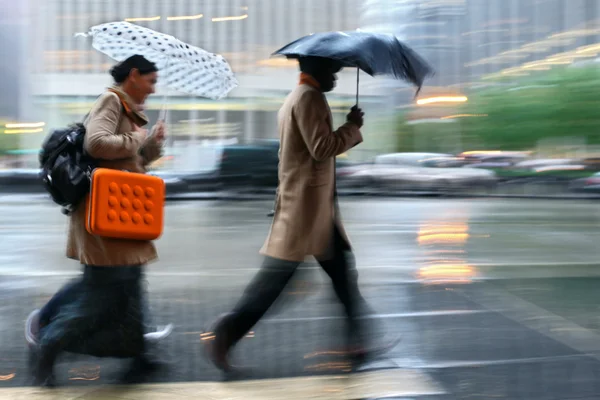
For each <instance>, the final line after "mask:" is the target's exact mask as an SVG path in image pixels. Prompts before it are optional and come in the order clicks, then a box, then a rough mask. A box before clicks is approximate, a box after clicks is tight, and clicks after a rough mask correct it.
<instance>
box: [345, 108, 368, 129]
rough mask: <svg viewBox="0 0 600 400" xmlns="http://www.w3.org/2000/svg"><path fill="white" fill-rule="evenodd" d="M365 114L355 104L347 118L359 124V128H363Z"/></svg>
mask: <svg viewBox="0 0 600 400" xmlns="http://www.w3.org/2000/svg"><path fill="white" fill-rule="evenodd" d="M364 115H365V113H364V112H363V111H362V110H361V109H360V108H358V107H356V106H354V107H352V109H351V110H350V114H348V115H347V116H346V119H347V120H348V122H352V123H353V124H356V125H358V127H359V128H362V126H363V124H364V119H363V117H364Z"/></svg>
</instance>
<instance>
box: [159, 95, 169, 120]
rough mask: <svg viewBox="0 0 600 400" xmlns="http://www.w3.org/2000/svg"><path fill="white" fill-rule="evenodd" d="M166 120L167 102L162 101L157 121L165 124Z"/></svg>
mask: <svg viewBox="0 0 600 400" xmlns="http://www.w3.org/2000/svg"><path fill="white" fill-rule="evenodd" d="M166 118H167V102H166V100H163V105H162V107H161V109H160V113H159V114H158V120H159V121H163V122H165V121H166Z"/></svg>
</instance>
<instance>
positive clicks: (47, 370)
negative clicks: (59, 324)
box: [32, 349, 56, 388]
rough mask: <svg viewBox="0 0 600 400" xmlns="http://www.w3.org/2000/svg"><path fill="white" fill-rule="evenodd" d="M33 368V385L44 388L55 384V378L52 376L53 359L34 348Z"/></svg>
mask: <svg viewBox="0 0 600 400" xmlns="http://www.w3.org/2000/svg"><path fill="white" fill-rule="evenodd" d="M32 351H35V355H33V354H32V356H33V357H35V361H34V368H33V369H34V370H33V371H32V372H33V385H34V386H41V387H46V388H52V387H55V386H56V378H55V376H54V360H53V359H52V358H51V357H48V356H47V355H45V354H44V353H43V351H41V350H40V349H35V350H33V349H32Z"/></svg>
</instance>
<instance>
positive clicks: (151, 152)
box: [140, 125, 163, 165]
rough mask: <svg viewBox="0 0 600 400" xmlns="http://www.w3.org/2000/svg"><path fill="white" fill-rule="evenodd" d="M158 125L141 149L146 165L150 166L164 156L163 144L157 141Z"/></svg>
mask: <svg viewBox="0 0 600 400" xmlns="http://www.w3.org/2000/svg"><path fill="white" fill-rule="evenodd" d="M155 129H156V125H155V126H154V128H152V132H151V133H150V136H149V137H148V138H147V139H146V140H145V141H144V143H143V144H142V147H141V149H140V154H141V156H142V158H143V160H144V165H148V164H150V163H153V162H154V161H156V160H158V159H159V158H161V157H162V155H163V144H162V143H160V142H158V141H157V140H156V136H155V132H154V130H155Z"/></svg>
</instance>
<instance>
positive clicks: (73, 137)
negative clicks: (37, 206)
mask: <svg viewBox="0 0 600 400" xmlns="http://www.w3.org/2000/svg"><path fill="white" fill-rule="evenodd" d="M84 137H85V127H84V126H83V124H82V123H77V124H74V125H71V126H69V127H67V128H64V129H56V130H53V131H52V132H50V134H49V135H48V137H47V138H46V140H45V141H44V143H43V145H42V149H41V150H40V154H39V161H40V167H41V171H40V178H41V180H42V183H43V185H44V187H45V188H46V191H47V192H48V193H49V194H50V196H51V197H52V200H53V201H54V202H55V203H56V204H58V205H60V206H61V207H62V212H63V214H65V215H69V214H71V212H73V211H74V210H75V208H76V207H77V205H79V203H81V201H82V200H83V199H84V198H85V196H86V194H87V193H88V192H89V190H90V182H91V174H92V171H93V170H94V168H95V165H94V160H93V159H92V158H91V157H89V156H87V155H86V154H85V151H84V149H83V139H84Z"/></svg>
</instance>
